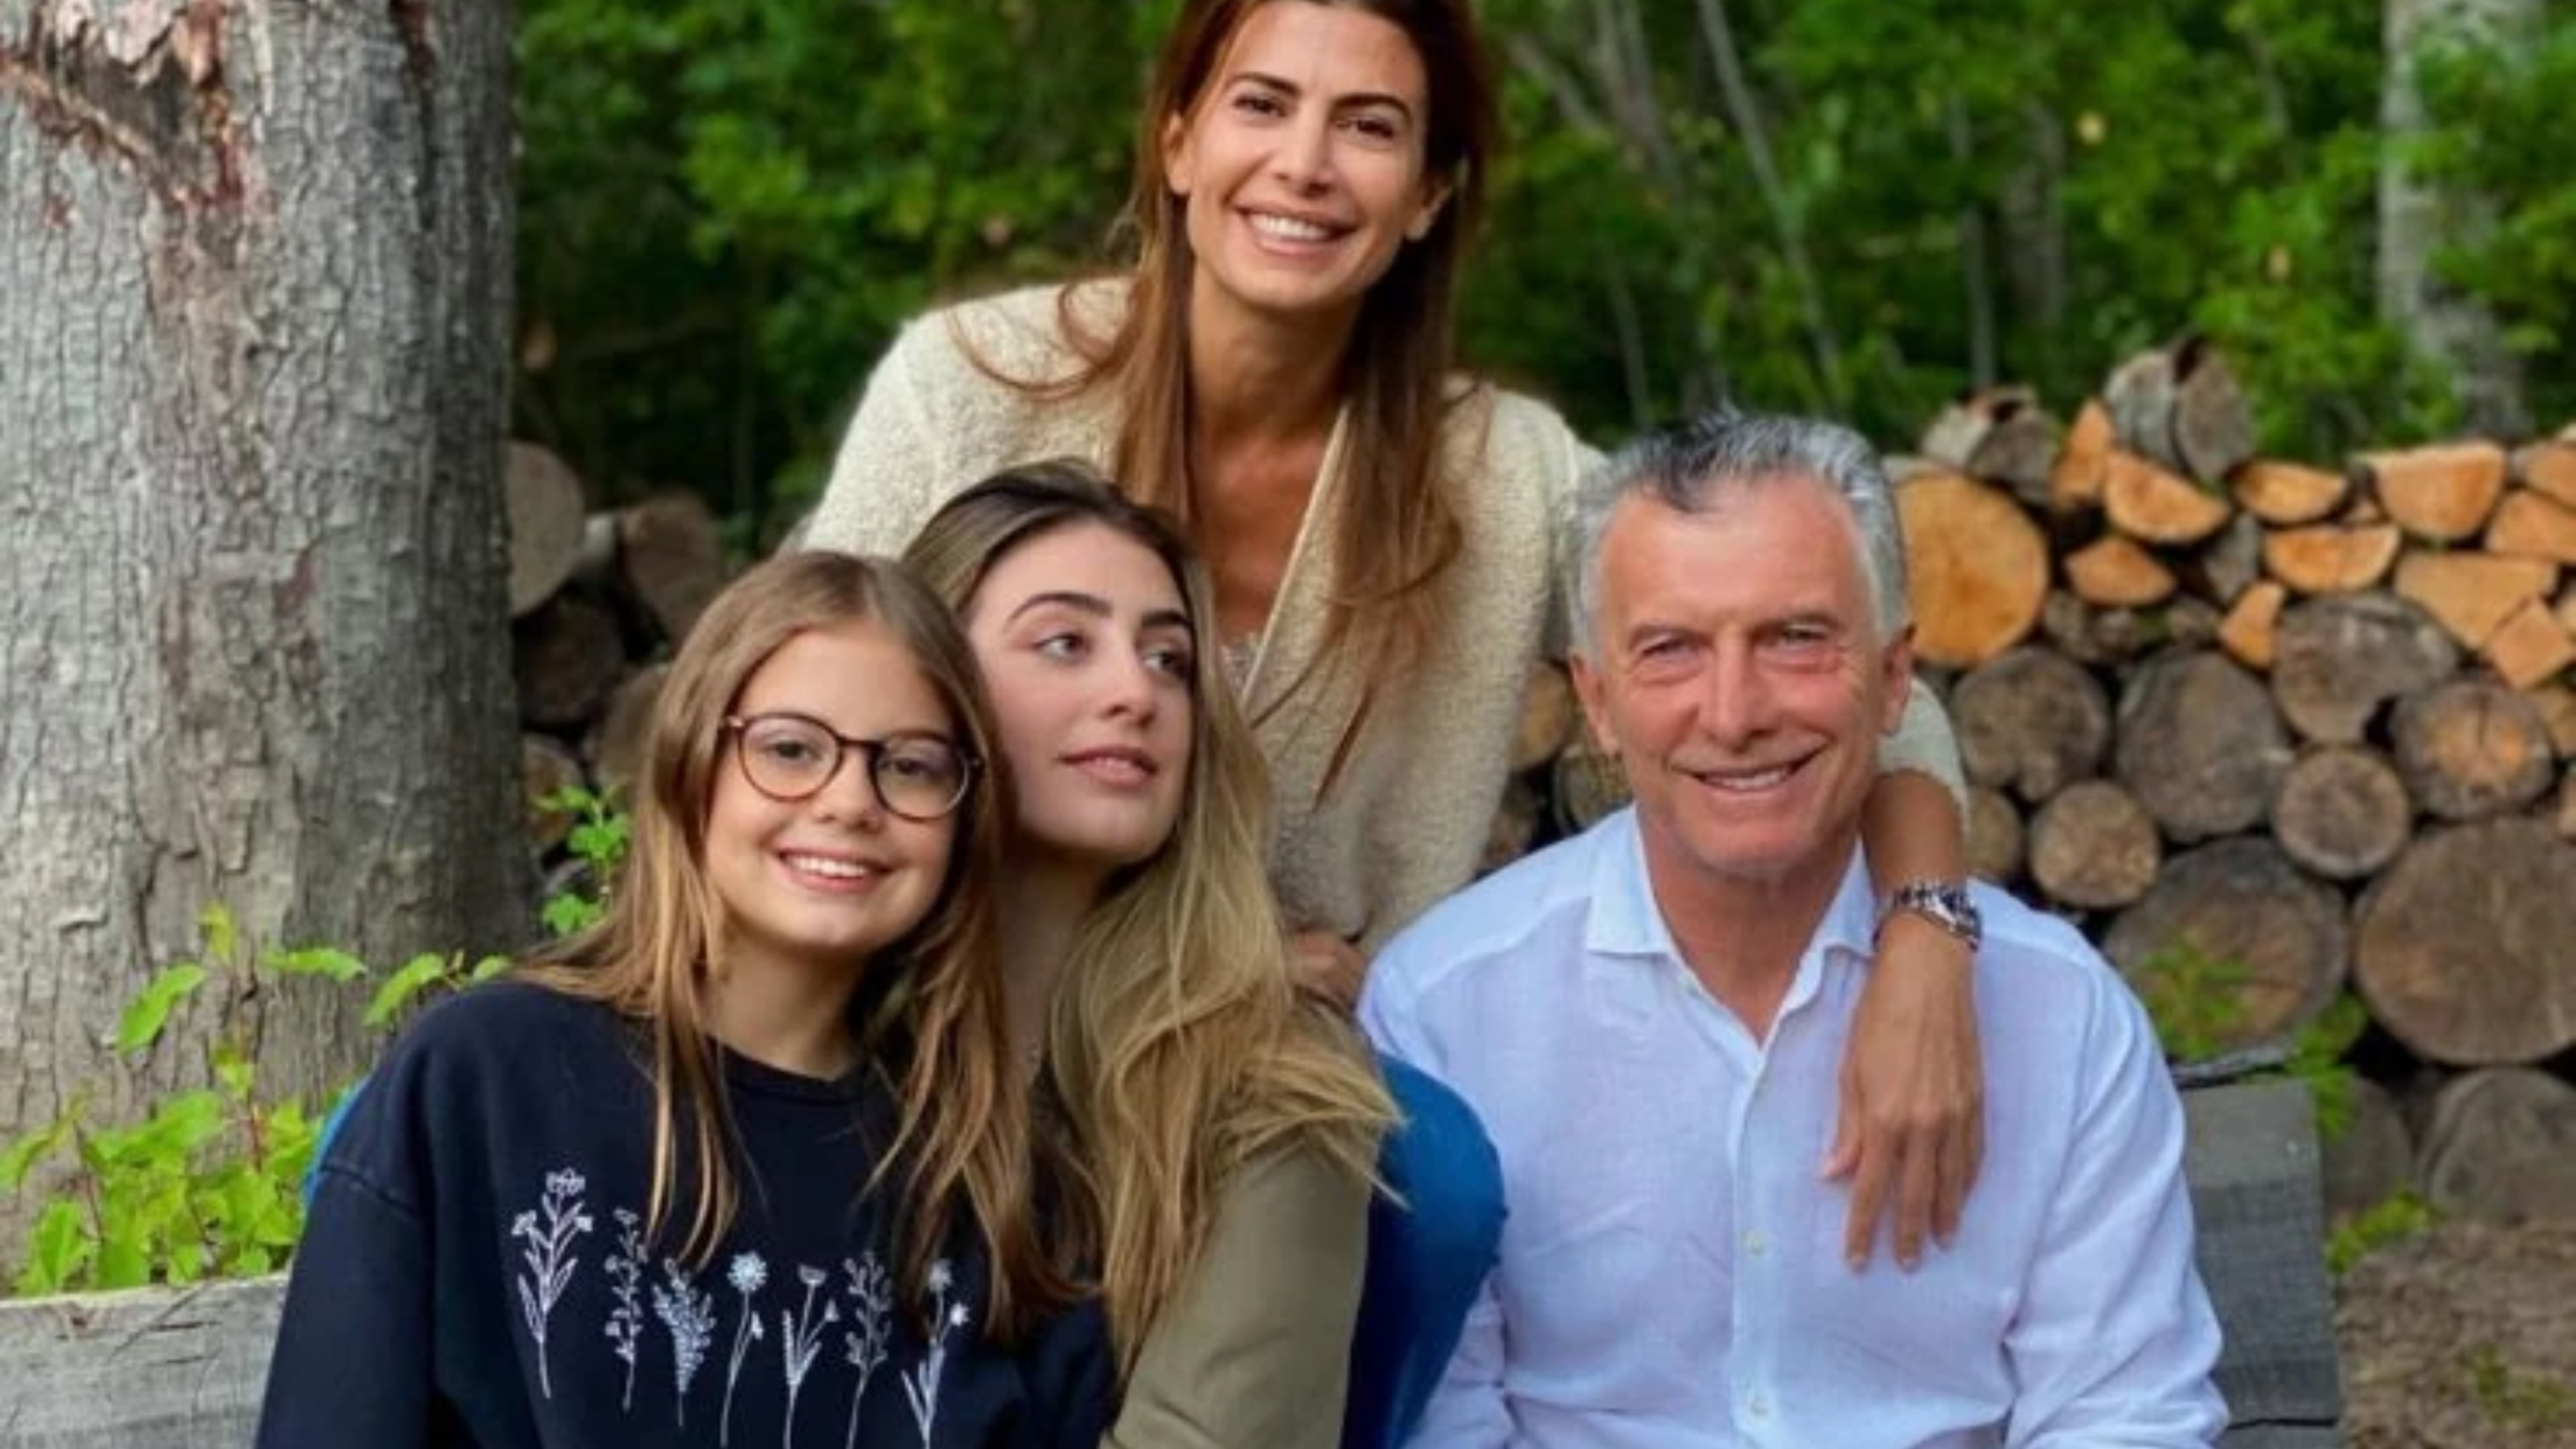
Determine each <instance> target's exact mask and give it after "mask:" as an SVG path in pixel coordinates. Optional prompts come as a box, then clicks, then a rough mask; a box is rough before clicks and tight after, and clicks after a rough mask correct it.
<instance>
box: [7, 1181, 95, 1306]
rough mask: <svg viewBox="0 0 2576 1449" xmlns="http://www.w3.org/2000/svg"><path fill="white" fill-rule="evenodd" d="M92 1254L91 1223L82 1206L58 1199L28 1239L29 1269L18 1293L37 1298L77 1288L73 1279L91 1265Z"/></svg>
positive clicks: (20, 1279)
mask: <svg viewBox="0 0 2576 1449" xmlns="http://www.w3.org/2000/svg"><path fill="white" fill-rule="evenodd" d="M92 1251H93V1249H92V1247H91V1244H90V1238H89V1223H88V1221H87V1220H86V1219H84V1218H83V1217H82V1216H81V1211H80V1207H79V1205H78V1204H76V1203H73V1202H72V1201H70V1200H69V1199H66V1198H56V1199H55V1200H54V1201H52V1202H50V1203H47V1204H46V1205H45V1211H44V1215H43V1216H41V1217H39V1218H37V1219H36V1230H35V1231H34V1232H33V1233H30V1234H29V1235H28V1237H27V1266H26V1267H25V1269H24V1270H22V1271H21V1272H20V1273H19V1275H18V1284H17V1288H18V1292H19V1293H21V1294H23V1295H26V1296H30V1297H36V1296H42V1295H44V1294H47V1293H59V1292H61V1291H63V1290H64V1289H65V1288H69V1287H71V1286H73V1285H72V1275H73V1274H74V1273H77V1272H79V1271H80V1269H81V1266H82V1265H83V1264H85V1263H87V1262H88V1261H89V1259H90V1255H91V1253H92Z"/></svg>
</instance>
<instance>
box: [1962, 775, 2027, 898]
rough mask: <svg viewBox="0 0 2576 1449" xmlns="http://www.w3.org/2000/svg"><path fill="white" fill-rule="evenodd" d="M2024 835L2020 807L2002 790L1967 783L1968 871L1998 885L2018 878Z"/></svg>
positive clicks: (2006, 883)
mask: <svg viewBox="0 0 2576 1449" xmlns="http://www.w3.org/2000/svg"><path fill="white" fill-rule="evenodd" d="M2024 839H2025V832H2024V831H2023V829H2022V823H2021V811H2019V810H2018V809H2016V808H2014V806H2013V802H2012V801H2011V800H2010V799H2009V798H2007V797H2006V796H2005V794H2004V792H2003V791H2001V790H1997V789H1994V788H1993V787H1991V786H1986V785H1975V786H1971V787H1969V790H1968V874H1970V875H1972V876H1975V877H1976V878H1977V879H1979V880H1983V881H1992V882H1994V883H1995V884H1997V885H2008V884H2010V883H2011V882H2013V881H2015V880H2017V879H2019V878H2020V876H2021V870H2022V860H2023V854H2022V850H2023V843H2024Z"/></svg>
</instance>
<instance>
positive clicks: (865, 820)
mask: <svg viewBox="0 0 2576 1449" xmlns="http://www.w3.org/2000/svg"><path fill="white" fill-rule="evenodd" d="M808 803H809V805H810V806H811V808H812V809H813V811H814V814H815V817H816V818H817V819H821V820H829V821H835V822H838V823H840V824H844V825H848V826H850V827H852V828H853V829H858V830H874V829H876V828H878V827H880V826H882V825H884V824H885V815H886V810H885V798H884V797H883V796H881V795H879V794H878V793H877V782H876V773H875V771H874V770H872V769H871V768H870V762H869V760H868V758H867V755H866V753H865V752H864V751H861V750H857V749H848V750H844V751H842V752H841V762H840V764H839V765H837V766H835V767H834V768H833V771H832V778H830V779H828V780H825V781H824V782H823V788H822V789H820V790H817V791H815V792H814V794H813V797H812V799H811V800H810V801H809V802H808Z"/></svg>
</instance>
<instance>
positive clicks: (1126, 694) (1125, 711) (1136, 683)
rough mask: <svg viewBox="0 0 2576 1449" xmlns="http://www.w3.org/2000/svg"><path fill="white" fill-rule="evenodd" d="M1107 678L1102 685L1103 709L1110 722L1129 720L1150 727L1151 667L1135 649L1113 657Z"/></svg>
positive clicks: (1152, 675) (1151, 706) (1151, 708)
mask: <svg viewBox="0 0 2576 1449" xmlns="http://www.w3.org/2000/svg"><path fill="white" fill-rule="evenodd" d="M1107 675H1108V678H1107V680H1106V682H1105V683H1104V685H1103V690H1104V694H1103V698H1102V709H1103V711H1104V712H1105V713H1107V714H1108V715H1110V716H1111V717H1112V718H1119V719H1132V720H1134V721H1136V722H1137V723H1138V724H1140V725H1141V724H1151V723H1152V722H1153V719H1154V708H1155V689H1154V685H1155V678H1154V669H1153V666H1151V665H1149V664H1147V663H1146V662H1145V656H1144V655H1143V654H1141V653H1139V652H1137V651H1136V650H1134V649H1129V650H1126V651H1125V652H1123V653H1120V654H1118V655H1116V656H1115V657H1114V658H1112V659H1111V660H1110V662H1109V665H1108V669H1107Z"/></svg>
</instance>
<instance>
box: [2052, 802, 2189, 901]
mask: <svg viewBox="0 0 2576 1449" xmlns="http://www.w3.org/2000/svg"><path fill="white" fill-rule="evenodd" d="M2163 860H2164V846H2163V842H2161V841H2160V840H2158V839H2157V838H2156V822H2155V820H2154V818H2153V817H2151V816H2149V815H2148V814H2147V809H2146V807H2145V806H2144V805H2141V804H2139V803H2138V798H2137V797H2136V796H2135V795H2132V794H2130V793H2129V792H2128V791H2127V790H2124V789H2122V788H2121V787H2120V786H2118V785H2115V784H2113V783H2111V782H2110V781H2108V780H2081V781H2078V782H2076V783H2075V784H2072V785H2069V786H2067V787H2066V788H2065V789H2064V790H2061V791H2059V792H2058V793H2057V794H2056V795H2055V796H2053V797H2051V798H2050V800H2049V801H2048V803H2047V804H2045V805H2042V806H2041V807H2039V812H2038V813H2037V814H2036V815H2034V816H2033V817H2032V818H2031V822H2030V877H2031V879H2032V880H2033V881H2034V882H2036V883H2037V884H2038V886H2039V888H2040V889H2041V890H2042V891H2045V892H2047V894H2048V896H2049V898H2050V899H2051V900H2055V901H2062V902H2064V903H2065V904H2067V905H2070V906H2079V907H2082V908H2085V909H2087V910H2098V909H2106V908H2109V907H2114V906H2125V905H2130V904H2133V903H2135V902H2136V901H2137V900H2138V899H2139V898H2140V897H2141V896H2144V895H2145V894H2146V893H2147V890H2148V888H2149V887H2151V886H2153V885H2154V884H2155V880H2156V868H2157V866H2159V865H2161V864H2162V863H2163Z"/></svg>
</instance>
